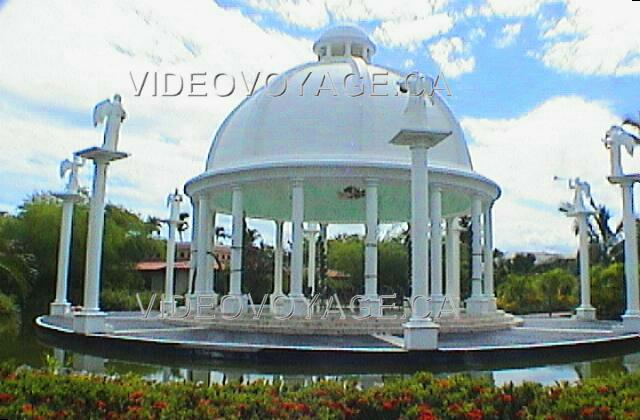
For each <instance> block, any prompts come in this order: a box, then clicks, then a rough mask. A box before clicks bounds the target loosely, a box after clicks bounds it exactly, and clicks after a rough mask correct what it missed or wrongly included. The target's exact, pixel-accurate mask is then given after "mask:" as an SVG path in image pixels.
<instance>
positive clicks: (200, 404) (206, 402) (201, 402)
mask: <svg viewBox="0 0 640 420" xmlns="http://www.w3.org/2000/svg"><path fill="white" fill-rule="evenodd" d="M209 403H211V401H209V400H205V399H204V398H201V399H200V401H198V405H199V406H204V405H209Z"/></svg>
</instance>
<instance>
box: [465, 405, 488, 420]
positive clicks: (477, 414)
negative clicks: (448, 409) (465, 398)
mask: <svg viewBox="0 0 640 420" xmlns="http://www.w3.org/2000/svg"><path fill="white" fill-rule="evenodd" d="M465 418H466V419H468V420H482V419H483V418H484V413H483V412H482V410H480V409H478V408H473V409H471V411H469V412H468V413H467V414H466V415H465Z"/></svg>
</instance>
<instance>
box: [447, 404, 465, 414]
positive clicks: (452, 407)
mask: <svg viewBox="0 0 640 420" xmlns="http://www.w3.org/2000/svg"><path fill="white" fill-rule="evenodd" d="M447 408H448V410H449V411H451V412H452V413H458V412H459V411H460V410H462V406H461V405H460V404H458V403H453V404H449V407H447Z"/></svg>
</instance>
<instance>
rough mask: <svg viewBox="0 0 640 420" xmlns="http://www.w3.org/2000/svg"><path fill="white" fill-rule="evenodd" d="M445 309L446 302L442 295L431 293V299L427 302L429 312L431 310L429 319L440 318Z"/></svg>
mask: <svg viewBox="0 0 640 420" xmlns="http://www.w3.org/2000/svg"><path fill="white" fill-rule="evenodd" d="M446 311H447V304H446V303H445V297H444V295H431V301H430V302H429V312H431V319H438V318H440V317H441V316H442V314H443V313H444V312H446Z"/></svg>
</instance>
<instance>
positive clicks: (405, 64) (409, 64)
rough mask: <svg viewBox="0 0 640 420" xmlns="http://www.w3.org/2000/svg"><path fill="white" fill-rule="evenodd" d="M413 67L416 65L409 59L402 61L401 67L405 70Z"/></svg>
mask: <svg viewBox="0 0 640 420" xmlns="http://www.w3.org/2000/svg"><path fill="white" fill-rule="evenodd" d="M415 65H416V63H415V62H414V61H413V60H412V59H410V58H408V59H406V60H404V62H403V63H402V67H404V68H405V69H411V68H413V67H414V66H415Z"/></svg>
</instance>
